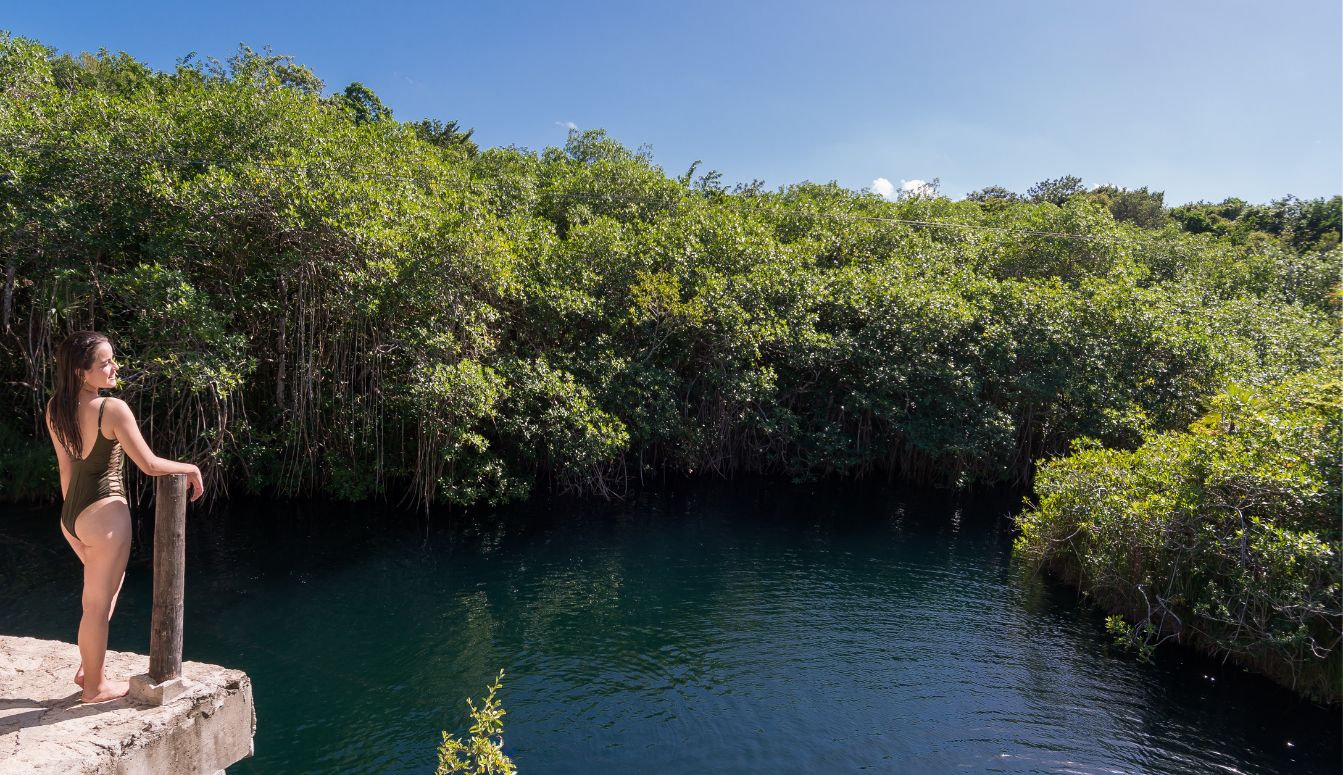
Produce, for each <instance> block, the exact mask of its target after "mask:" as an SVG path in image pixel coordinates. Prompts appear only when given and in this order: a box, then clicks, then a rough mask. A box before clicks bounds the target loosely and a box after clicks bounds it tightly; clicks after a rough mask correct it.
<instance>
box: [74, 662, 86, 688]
mask: <svg viewBox="0 0 1343 775" xmlns="http://www.w3.org/2000/svg"><path fill="white" fill-rule="evenodd" d="M75 686H78V687H79V688H81V689H83V688H84V666H83V665H80V666H79V669H78V670H76V671H75Z"/></svg>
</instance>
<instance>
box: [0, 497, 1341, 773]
mask: <svg viewBox="0 0 1343 775" xmlns="http://www.w3.org/2000/svg"><path fill="white" fill-rule="evenodd" d="M1015 504H1016V499H1015V498H1007V497H1003V498H990V497H982V498H979V499H966V498H961V499H956V498H954V497H953V496H950V495H946V494H935V493H934V494H929V493H920V492H911V491H902V490H898V489H892V488H880V487H861V488H858V487H822V488H805V487H793V486H780V485H772V484H760V483H748V484H739V485H712V486H707V485H697V486H694V487H686V488H682V489H681V490H680V491H679V492H668V493H666V494H663V495H659V496H656V497H645V498H643V499H641V500H640V501H638V502H635V503H629V504H625V505H623V506H617V507H613V506H609V505H601V504H583V503H575V502H555V501H550V502H540V501H537V502H534V503H532V504H530V505H527V506H525V507H521V508H517V509H511V510H507V511H505V512H502V513H498V514H491V515H484V516H482V517H479V518H476V519H466V518H462V517H457V518H454V519H449V518H448V517H446V516H441V517H436V518H435V520H434V521H433V522H432V524H430V525H429V526H427V527H426V524H425V522H424V521H423V519H419V520H416V519H414V518H410V519H407V518H406V517H404V516H401V517H398V516H394V515H392V514H389V513H382V512H371V511H364V510H358V509H351V508H349V507H331V506H318V505H306V506H302V507H292V506H290V507H283V508H276V507H262V506H257V505H255V504H250V505H242V504H236V505H234V506H233V507H232V509H231V510H230V511H228V512H227V513H216V514H214V515H210V516H204V515H197V514H194V513H193V514H192V515H191V517H190V530H189V534H188V540H189V555H188V569H189V571H188V573H189V575H188V582H187V620H186V649H185V651H186V653H185V657H186V658H187V659H190V660H199V661H206V662H215V663H219V664H224V665H228V666H230V667H236V668H241V669H243V670H246V671H247V672H248V673H249V674H250V675H251V676H252V680H253V682H254V687H255V694H256V702H257V714H258V728H257V737H256V756H255V758H254V759H252V760H250V761H249V762H247V763H244V764H240V765H238V766H237V767H236V768H231V769H230V773H289V772H322V773H326V772H339V773H392V772H398V773H399V772H422V773H423V772H432V771H433V768H434V765H435V763H436V755H435V749H436V746H437V744H438V742H439V739H440V735H439V733H440V730H449V731H451V732H455V733H459V734H460V733H461V732H462V731H463V730H464V729H465V727H466V726H467V725H468V723H469V721H468V719H467V715H466V706H465V703H464V699H465V698H466V697H467V696H472V697H477V698H478V697H480V695H481V693H482V689H483V687H484V686H485V685H486V684H487V683H488V682H489V680H490V679H491V677H492V676H493V675H494V674H495V673H496V672H497V671H498V669H499V668H501V667H503V668H507V670H508V677H507V678H506V679H505V684H504V690H503V692H502V694H501V696H502V699H503V702H504V705H505V707H506V708H507V710H508V715H507V717H506V742H507V746H506V750H507V751H508V752H509V753H510V754H511V755H512V756H513V757H514V760H515V761H516V763H517V764H518V765H519V767H520V769H521V771H522V772H523V773H525V774H528V775H529V774H531V773H593V772H615V773H624V772H651V773H703V772H758V773H784V772H848V771H857V770H868V771H874V772H907V773H948V772H955V773H965V772H1005V773H1025V772H1074V773H1112V772H1169V773H1202V772H1207V773H1228V772H1230V773H1235V772H1243V773H1313V772H1319V773H1337V772H1338V771H1339V764H1340V758H1341V756H1343V749H1341V747H1340V741H1339V729H1340V715H1339V713H1337V712H1336V711H1329V710H1325V709H1322V708H1319V707H1316V706H1314V705H1312V704H1309V703H1305V702H1301V701H1298V700H1296V699H1294V698H1293V697H1292V696H1291V695H1290V694H1288V693H1287V692H1285V691H1282V690H1279V689H1277V688H1275V687H1273V686H1271V685H1269V684H1267V682H1264V681H1261V680H1259V679H1256V678H1253V677H1250V676H1246V675H1245V674H1243V673H1241V672H1240V671H1238V670H1236V669H1233V668H1224V667H1223V666H1221V665H1220V664H1218V663H1216V662H1213V661H1210V660H1205V659H1201V658H1198V657H1193V656H1190V655H1187V654H1182V653H1179V652H1175V651H1171V652H1162V653H1161V654H1160V656H1159V659H1158V660H1157V664H1155V665H1143V664H1140V663H1138V662H1137V661H1135V660H1134V659H1133V658H1131V657H1129V656H1127V655H1125V654H1122V653H1117V652H1115V651H1113V650H1112V649H1110V648H1109V647H1108V646H1107V638H1106V636H1105V633H1104V627H1103V621H1102V617H1101V616H1100V615H1099V614H1097V613H1095V612H1093V611H1090V610H1088V609H1086V608H1084V607H1080V606H1079V605H1078V604H1077V603H1076V601H1075V597H1074V595H1073V593H1072V591H1071V590H1069V589H1066V588H1063V587H1059V586H1057V585H1054V584H1051V583H1046V582H1042V581H1041V580H1039V579H1036V578H1034V577H1032V576H1030V575H1029V574H1024V573H1022V572H1021V571H1020V569H1019V568H1017V567H1016V566H1014V564H1013V562H1012V560H1011V552H1010V548H1011V532H1010V524H1009V522H1008V521H1007V519H1006V516H1007V514H1008V513H1009V512H1010V510H1011V509H1012V508H1014V507H1015ZM57 515H58V508H55V507H52V508H44V509H15V508H9V509H7V510H4V511H0V632H4V633H6V634H16V635H29V636H35V637H44V638H59V639H65V640H73V638H74V633H75V629H76V625H77V622H78V615H79V614H78V609H79V573H78V562H77V560H76V559H75V557H74V555H73V554H72V553H71V552H70V550H69V549H68V547H66V546H65V545H64V542H63V540H62V539H61V537H60V533H59V530H58V528H57ZM138 531H139V534H138V537H137V547H136V551H135V555H134V556H133V557H132V563H131V569H130V574H129V577H128V579H127V582H126V589H125V591H124V593H123V597H122V602H121V603H120V605H119V609H118V611H117V616H116V619H115V620H114V622H113V628H112V636H111V640H112V643H111V646H112V648H115V649H118V650H133V651H141V652H143V651H146V650H147V648H148V618H149V599H150V575H149V568H148V558H147V556H146V551H145V549H146V546H145V542H147V541H148V539H149V537H150V536H151V535H152V525H150V524H149V523H148V521H146V522H144V523H141V524H139V525H138Z"/></svg>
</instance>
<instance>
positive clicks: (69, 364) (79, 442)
mask: <svg viewBox="0 0 1343 775" xmlns="http://www.w3.org/2000/svg"><path fill="white" fill-rule="evenodd" d="M107 341H110V340H109V339H108V338H107V337H106V336H104V335H102V334H100V333H98V332H97V331H76V332H74V333H73V334H71V335H69V336H67V337H66V338H65V341H64V342H61V346H60V347H58V348H56V391H55V392H54V393H52V395H51V401H49V402H48V403H47V419H48V421H49V422H50V423H51V429H52V430H54V431H55V432H56V440H57V441H59V442H60V443H61V446H63V447H65V451H66V452H68V453H70V458H71V459H73V460H78V459H79V458H80V456H81V455H82V454H83V452H84V440H83V439H82V438H80V435H79V415H78V414H77V413H76V410H77V409H78V408H79V389H80V388H81V387H83V384H84V380H83V377H82V376H81V375H79V374H78V373H76V370H83V371H87V370H89V369H91V368H93V355H94V351H96V350H97V349H98V345H100V344H102V343H103V342H107Z"/></svg>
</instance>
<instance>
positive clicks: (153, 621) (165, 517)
mask: <svg viewBox="0 0 1343 775" xmlns="http://www.w3.org/2000/svg"><path fill="white" fill-rule="evenodd" d="M186 533H187V478H186V475H185V474H168V475H166V476H160V477H158V478H157V479H156V480H155V482H154V608H153V612H152V614H151V615H150V621H149V674H148V675H137V676H135V677H134V678H132V679H131V696H132V697H133V698H134V699H136V700H138V701H140V702H147V703H150V704H152V705H162V704H164V703H167V702H172V700H173V699H175V698H176V697H178V696H180V695H181V694H182V693H183V692H185V691H186V688H187V687H186V682H185V681H184V680H183V679H182V613H183V610H184V607H183V599H184V597H185V593H186V546H187V541H186Z"/></svg>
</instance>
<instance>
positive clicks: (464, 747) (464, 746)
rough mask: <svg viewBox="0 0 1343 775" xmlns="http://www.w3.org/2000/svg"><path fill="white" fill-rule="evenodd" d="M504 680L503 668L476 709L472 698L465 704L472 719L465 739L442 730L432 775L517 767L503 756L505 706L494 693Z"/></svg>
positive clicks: (503, 773)
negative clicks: (441, 739) (441, 738)
mask: <svg viewBox="0 0 1343 775" xmlns="http://www.w3.org/2000/svg"><path fill="white" fill-rule="evenodd" d="M503 681H504V671H503V670H500V671H499V675H498V677H496V678H495V679H494V683H493V684H492V685H491V686H490V687H489V694H487V695H485V699H484V700H482V701H481V703H480V707H479V708H477V707H476V705H475V703H474V702H472V701H471V698H470V697H468V698H467V699H466V705H467V707H469V708H470V709H471V719H472V720H473V721H474V722H475V723H473V724H472V725H471V729H470V730H469V732H470V736H469V737H468V738H466V739H465V740H458V739H457V738H455V737H451V736H450V735H448V733H447V732H444V733H443V744H442V745H440V746H439V747H438V769H437V770H435V771H434V775H450V774H451V773H462V774H463V775H516V773H517V771H518V768H517V767H515V766H513V760H512V759H509V758H508V757H507V756H506V755H504V712H505V711H504V708H503V706H502V705H500V704H499V702H498V700H496V699H495V697H494V695H495V693H496V692H498V691H499V687H500V686H501V685H502V684H503Z"/></svg>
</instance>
